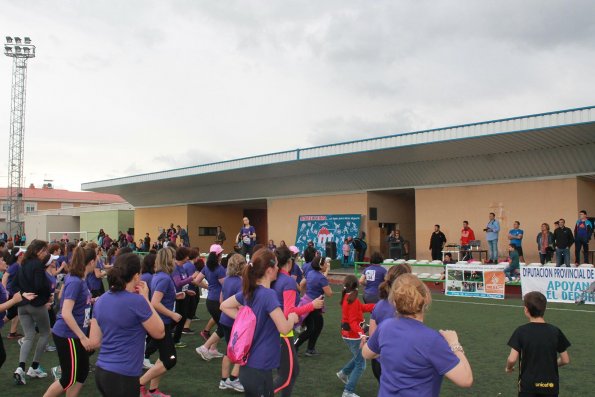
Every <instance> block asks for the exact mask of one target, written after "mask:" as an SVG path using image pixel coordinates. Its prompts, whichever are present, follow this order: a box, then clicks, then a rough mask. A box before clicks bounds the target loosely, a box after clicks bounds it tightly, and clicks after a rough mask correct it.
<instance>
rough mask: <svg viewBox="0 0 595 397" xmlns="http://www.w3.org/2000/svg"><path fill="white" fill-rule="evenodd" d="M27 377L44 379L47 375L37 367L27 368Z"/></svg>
mask: <svg viewBox="0 0 595 397" xmlns="http://www.w3.org/2000/svg"><path fill="white" fill-rule="evenodd" d="M27 376H29V377H31V378H45V377H46V376H48V373H47V372H45V371H44V370H43V368H42V367H41V365H40V366H39V367H37V369H33V367H29V370H28V371H27Z"/></svg>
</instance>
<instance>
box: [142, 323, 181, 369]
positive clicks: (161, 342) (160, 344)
mask: <svg viewBox="0 0 595 397" xmlns="http://www.w3.org/2000/svg"><path fill="white" fill-rule="evenodd" d="M157 350H159V360H161V362H162V363H163V366H164V367H165V369H166V370H168V371H169V370H170V369H172V368H173V367H175V366H176V363H177V359H176V347H175V346H174V341H173V339H172V337H171V324H165V336H164V337H163V339H153V338H151V340H150V341H149V342H148V343H147V346H146V348H145V357H149V356H150V355H151V354H153V353H155V352H156V351H157Z"/></svg>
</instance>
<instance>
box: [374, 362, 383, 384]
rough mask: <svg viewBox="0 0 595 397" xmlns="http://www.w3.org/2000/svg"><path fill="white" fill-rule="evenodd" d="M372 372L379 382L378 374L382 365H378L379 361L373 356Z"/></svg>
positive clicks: (380, 372)
mask: <svg viewBox="0 0 595 397" xmlns="http://www.w3.org/2000/svg"><path fill="white" fill-rule="evenodd" d="M372 373H373V374H374V377H375V378H376V380H377V381H378V383H380V375H381V374H382V367H381V366H380V361H378V360H376V359H375V358H373V359H372Z"/></svg>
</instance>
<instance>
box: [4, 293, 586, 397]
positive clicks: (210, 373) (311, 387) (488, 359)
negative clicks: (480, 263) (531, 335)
mask: <svg viewBox="0 0 595 397" xmlns="http://www.w3.org/2000/svg"><path fill="white" fill-rule="evenodd" d="M335 290H336V291H338V289H337V288H335ZM464 302H467V303H464ZM501 305H506V306H501ZM555 309H561V310H555ZM198 313H199V316H200V317H201V320H199V321H196V322H193V323H192V328H193V329H195V330H196V331H200V330H201V329H202V328H201V327H203V326H204V325H205V320H206V319H207V317H208V315H207V313H206V308H205V306H204V304H202V303H201V304H200V305H199V309H198ZM546 320H547V321H548V322H551V323H553V324H555V325H557V326H559V327H560V328H561V329H562V330H563V331H564V333H565V334H566V336H567V337H568V339H569V340H570V342H571V343H572V347H570V349H569V353H570V357H571V364H570V365H569V366H567V367H564V368H561V369H560V378H561V381H560V383H561V393H560V396H561V397H566V396H577V397H578V396H581V397H583V396H589V395H593V392H592V386H591V379H592V372H593V359H592V356H593V342H592V338H593V329H594V326H595V307H594V306H574V305H564V304H550V305H549V307H548V311H547V313H546ZM525 321H526V320H525V318H524V316H523V310H522V307H521V301H520V300H519V299H508V300H504V301H499V300H489V299H483V300H482V299H471V298H458V297H457V298H453V297H445V296H443V295H434V302H433V303H432V306H431V308H430V311H429V313H428V315H427V317H426V324H428V325H429V326H430V327H432V328H435V329H440V328H442V329H454V330H456V331H457V332H458V334H459V339H460V342H461V344H462V345H463V346H464V348H465V352H466V354H467V357H468V358H469V361H470V362H471V366H472V368H473V375H474V384H473V387H472V388H470V389H466V390H465V389H460V388H458V387H456V386H454V385H452V384H451V383H450V382H449V381H448V380H446V379H445V380H444V382H443V386H442V392H441V396H482V397H484V396H485V397H489V396H515V395H516V392H515V384H516V373H515V374H511V375H508V374H506V373H505V372H504V366H505V362H506V358H507V356H508V353H509V351H510V349H509V348H508V347H507V345H506V343H507V341H508V338H509V337H510V335H511V334H512V332H513V330H514V329H515V328H516V327H517V326H518V325H521V324H523V323H524V322H525ZM339 323H340V309H339V306H338V294H337V295H336V296H333V297H332V298H330V299H328V300H327V313H326V315H325V328H324V330H323V333H322V335H321V337H320V339H319V341H318V346H317V349H318V350H319V351H320V353H321V355H320V356H318V357H304V356H300V358H299V362H300V367H301V368H300V376H299V378H298V381H297V384H296V387H295V389H294V393H293V395H294V396H297V397H324V396H340V395H341V393H342V390H343V388H342V386H343V384H342V383H341V382H340V381H339V380H338V379H337V378H336V376H335V373H336V372H337V371H338V370H339V369H340V368H341V367H342V365H343V364H344V363H345V362H346V361H347V360H348V359H349V352H348V349H347V347H346V346H345V344H344V343H343V341H342V340H341V337H340V333H339ZM7 331H8V330H7V326H5V327H4V328H3V330H2V333H3V335H4V345H5V346H6V348H7V354H8V359H7V362H6V363H5V364H4V366H3V367H2V369H0V385H2V386H1V389H0V396H7V397H11V396H19V397H25V396H41V395H43V393H44V391H45V389H46V388H47V387H48V385H49V384H50V382H51V380H53V379H51V380H50V378H51V375H50V377H48V378H46V379H28V383H27V385H25V386H18V387H17V386H15V385H14V383H13V380H12V371H14V369H15V368H16V366H17V364H18V363H17V361H18V345H17V342H16V340H8V339H6V334H7ZM182 340H183V341H184V342H186V343H188V347H187V348H184V349H179V350H178V364H177V366H176V367H175V368H174V369H173V370H171V371H170V372H169V373H168V374H166V376H165V377H164V379H163V381H162V385H161V389H162V390H163V391H164V392H166V393H168V394H172V395H173V396H174V397H189V396H194V397H196V396H233V395H241V394H240V393H237V392H233V391H227V390H226V391H221V390H219V389H218V383H219V376H220V367H221V366H220V360H212V361H210V362H205V361H203V360H202V359H200V357H199V356H198V355H197V354H196V353H195V352H194V348H195V347H197V346H198V345H199V344H200V343H201V340H202V339H201V338H200V336H199V335H198V332H197V333H196V335H191V336H186V335H185V336H183V338H182ZM398 342H399V341H395V343H398ZM95 357H96V356H94V357H92V359H91V362H92V363H93V362H94V361H95ZM154 358H155V357H152V359H154ZM57 361H58V359H57V355H56V353H45V354H44V357H43V360H42V363H41V364H42V366H44V367H45V368H46V370H47V371H48V373H49V372H50V371H49V370H50V368H51V367H52V366H54V365H57ZM368 364H369V363H368ZM27 365H30V363H27ZM356 392H357V393H358V394H359V395H360V396H361V397H372V396H376V394H377V392H378V387H377V384H376V380H375V379H374V377H373V375H372V371H371V369H370V366H369V365H368V366H367V368H366V371H365V372H364V374H363V376H362V378H361V380H360V382H359V384H358V387H357V390H356ZM81 395H82V396H98V395H99V394H98V393H97V391H96V388H95V382H94V378H93V374H92V373H91V374H90V375H89V379H88V380H87V384H86V386H85V387H84V388H83V391H82V393H81Z"/></svg>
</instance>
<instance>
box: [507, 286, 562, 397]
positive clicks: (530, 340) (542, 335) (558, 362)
mask: <svg viewBox="0 0 595 397" xmlns="http://www.w3.org/2000/svg"><path fill="white" fill-rule="evenodd" d="M523 300H524V303H525V316H526V317H527V318H528V319H529V323H527V324H525V325H521V326H520V327H518V328H517V329H516V330H515V331H514V333H513V334H512V336H511V337H510V340H509V341H508V346H510V347H511V350H510V355H509V356H508V360H507V361H506V368H505V370H506V372H507V373H512V371H513V370H514V366H515V364H516V362H517V360H518V361H519V380H518V391H519V394H518V395H519V397H537V396H557V395H558V393H559V390H560V386H559V376H558V367H561V366H564V365H566V364H568V363H570V357H569V356H568V352H567V351H566V349H568V347H570V342H569V341H568V339H566V336H565V335H564V333H562V331H561V330H560V329H559V328H558V327H555V326H553V325H551V324H547V323H546V322H545V320H544V319H543V315H544V314H545V308H546V305H547V300H546V298H545V296H544V295H543V294H542V293H541V292H536V291H534V292H529V293H528V294H526V295H525V297H524V298H523Z"/></svg>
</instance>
